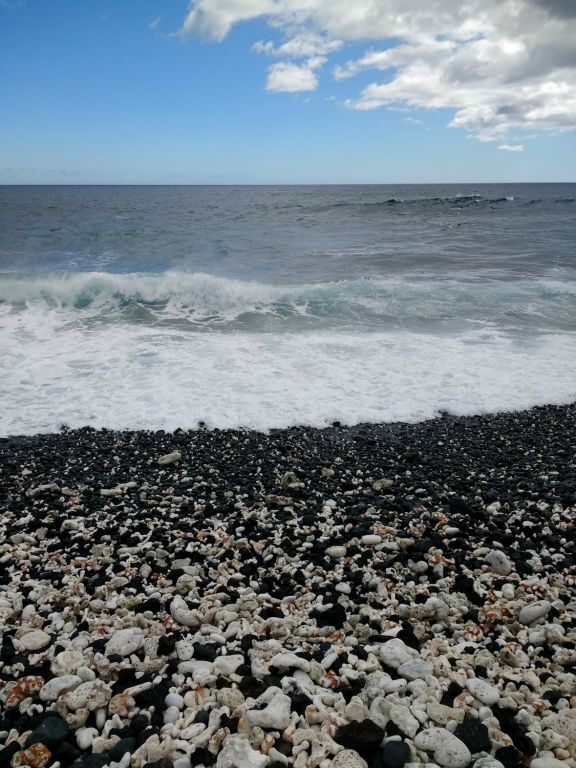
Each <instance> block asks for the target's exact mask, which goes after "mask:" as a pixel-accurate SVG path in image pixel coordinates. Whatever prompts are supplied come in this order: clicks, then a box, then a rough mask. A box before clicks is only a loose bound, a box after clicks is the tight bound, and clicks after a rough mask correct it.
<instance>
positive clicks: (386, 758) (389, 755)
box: [381, 741, 410, 768]
mask: <svg viewBox="0 0 576 768" xmlns="http://www.w3.org/2000/svg"><path fill="white" fill-rule="evenodd" d="M409 757H410V747H409V746H408V744H406V743H405V742H403V741H388V742H387V743H386V744H384V746H383V747H382V750H381V763H382V768H402V766H403V765H404V764H405V763H406V762H407V761H408V758H409Z"/></svg>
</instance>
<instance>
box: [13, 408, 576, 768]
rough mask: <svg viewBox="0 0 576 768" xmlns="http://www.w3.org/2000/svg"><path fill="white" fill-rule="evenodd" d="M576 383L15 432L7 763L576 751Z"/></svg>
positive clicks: (343, 766)
mask: <svg viewBox="0 0 576 768" xmlns="http://www.w3.org/2000/svg"><path fill="white" fill-rule="evenodd" d="M575 445H576V406H574V405H566V406H541V407H535V408H532V409H530V410H526V411H518V412H507V413H498V414H494V415H480V416H470V417H455V416H450V415H448V414H444V415H442V416H440V417H438V418H436V419H432V420H429V421H424V422H421V423H419V424H407V423H389V424H360V425H358V426H354V427H346V426H340V425H338V424H335V425H333V426H330V427H327V428H325V429H314V428H308V427H294V428H291V429H286V430H272V431H270V432H268V433H263V432H256V431H243V430H208V429H203V428H200V429H196V430H193V431H183V430H176V431H174V432H164V431H161V430H160V431H112V430H95V429H93V428H91V427H86V428H82V429H78V430H66V429H64V430H63V431H62V432H60V433H52V434H45V435H37V436H23V437H12V438H3V439H2V440H1V441H0V467H1V474H0V496H1V513H0V526H1V528H0V533H1V537H0V541H1V543H0V564H1V565H0V617H1V621H2V623H1V625H0V626H1V634H2V645H1V649H0V660H1V668H0V681H1V682H0V687H1V689H2V690H1V691H0V701H1V702H2V704H1V710H2V715H1V720H0V737H1V738H2V740H3V741H4V747H3V749H0V766H2V767H3V766H8V765H11V766H18V765H30V766H32V768H42V766H45V765H46V766H47V765H50V766H55V765H58V764H59V765H61V766H63V768H67V767H68V766H72V765H74V766H77V767H78V768H101V766H104V765H111V766H121V767H122V768H125V767H127V766H128V765H131V766H134V768H139V766H141V765H144V764H149V765H153V766H155V768H170V767H171V766H174V768H189V767H190V766H197V765H205V766H210V765H216V766H217V767H218V768H232V767H233V766H243V767H244V766H245V767H246V768H248V767H249V766H250V767H251V766H281V765H292V766H295V768H308V767H310V766H314V767H316V766H319V767H320V768H329V767H330V768H355V767H356V766H358V767H360V766H370V767H371V768H372V767H374V768H376V767H377V766H381V767H382V768H402V766H404V765H410V764H416V765H418V764H423V763H430V764H436V765H439V766H442V768H466V766H468V765H473V766H475V768H501V766H504V768H516V767H518V768H520V766H522V765H528V764H530V765H531V767H532V768H560V766H563V768H566V766H570V767H571V768H575V767H576V698H575V695H576V676H575V665H576V619H575V615H576V561H575V558H574V540H575V519H576V518H575V512H576V460H575V454H574V450H575Z"/></svg>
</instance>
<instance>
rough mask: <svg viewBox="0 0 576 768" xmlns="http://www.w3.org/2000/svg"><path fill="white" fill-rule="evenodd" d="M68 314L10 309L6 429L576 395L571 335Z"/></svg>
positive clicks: (493, 405) (170, 425) (168, 422)
mask: <svg viewBox="0 0 576 768" xmlns="http://www.w3.org/2000/svg"><path fill="white" fill-rule="evenodd" d="M65 317H66V314H65V313H55V312H42V311H41V310H37V311H32V310H30V311H27V312H25V313H21V314H18V313H10V312H6V313H4V314H3V315H2V317H1V319H0V372H1V375H0V402H1V403H2V408H1V410H0V434H2V435H9V434H32V433H36V432H47V431H53V430H56V429H58V428H59V427H60V425H61V424H67V425H68V426H70V427H79V426H82V425H86V424H90V425H93V426H95V427H109V428H132V429H136V428H151V429H159V428H163V429H169V430H171V429H175V428H177V427H183V428H189V427H194V426H196V424H197V422H198V421H199V420H201V421H205V422H206V423H207V424H208V425H209V426H214V427H221V428H224V427H252V428H256V429H261V430H267V429H270V428H274V427H287V426H291V425H295V424H307V425H314V426H325V425H326V424H327V423H330V422H331V421H333V420H339V421H341V422H343V423H346V424H356V423H359V422H364V421H369V422H386V421H395V420H404V421H412V422H414V421H419V420H422V419H426V418H430V417H433V416H434V415H436V414H437V412H438V411H439V410H443V409H445V410H448V411H450V412H452V413H454V414H472V413H482V412H489V411H498V410H513V409H522V408H527V407H530V406H532V405H535V404H538V403H562V402H569V401H572V400H574V399H576V354H575V351H576V337H575V336H574V335H571V334H568V333H566V334H554V335H548V336H540V337H534V338H532V339H523V340H519V339H516V340H514V339H512V338H509V337H506V336H504V335H499V334H498V333H496V332H491V331H489V330H486V329H481V330H480V331H478V332H477V333H466V334H462V335H459V336H454V335H453V336H435V335H426V334H416V333H410V332H407V331H401V332H397V333H373V334H359V333H334V332H326V333H320V332H315V333H299V334H276V333H274V334H249V333H229V334H224V333H195V332H190V331H180V330H170V329H166V328H162V329H158V328H156V329H155V328H152V327H149V326H144V325H141V326H138V325H134V326H130V325H126V324H118V325H109V324H101V325H94V326H93V327H90V328H87V327H85V326H81V325H79V324H77V323H74V322H73V321H70V322H64V319H65Z"/></svg>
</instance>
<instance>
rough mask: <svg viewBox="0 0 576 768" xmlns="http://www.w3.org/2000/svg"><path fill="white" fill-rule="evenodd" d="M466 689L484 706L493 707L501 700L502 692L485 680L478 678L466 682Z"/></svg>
mask: <svg viewBox="0 0 576 768" xmlns="http://www.w3.org/2000/svg"><path fill="white" fill-rule="evenodd" d="M466 688H468V690H469V691H470V693H471V694H472V696H474V697H475V698H476V699H478V701H481V702H482V704H487V705H488V706H492V705H493V704H496V702H497V701H498V699H499V698H500V691H499V690H498V689H497V688H495V687H494V686H493V685H490V683H487V682H486V681H485V680H480V679H479V678H477V677H472V678H470V679H469V680H467V681H466Z"/></svg>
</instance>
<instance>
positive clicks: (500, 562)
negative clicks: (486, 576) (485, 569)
mask: <svg viewBox="0 0 576 768" xmlns="http://www.w3.org/2000/svg"><path fill="white" fill-rule="evenodd" d="M484 562H485V563H487V564H488V565H489V566H490V568H492V570H493V571H495V572H496V573H497V574H499V575H500V576H508V574H509V573H510V572H511V571H512V563H511V562H510V560H509V559H508V558H507V557H506V555H505V554H504V552H502V551H501V550H499V549H492V550H490V552H488V554H487V555H486V557H485V558H484Z"/></svg>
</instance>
